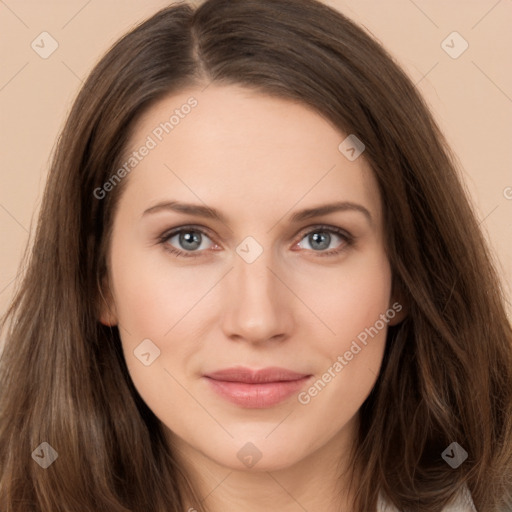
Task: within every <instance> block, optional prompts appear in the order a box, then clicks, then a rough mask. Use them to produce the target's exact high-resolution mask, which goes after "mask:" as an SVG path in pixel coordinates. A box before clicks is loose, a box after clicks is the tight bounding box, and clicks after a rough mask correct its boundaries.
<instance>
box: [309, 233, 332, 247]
mask: <svg viewBox="0 0 512 512" xmlns="http://www.w3.org/2000/svg"><path fill="white" fill-rule="evenodd" d="M330 239H331V236H330V235H329V234H328V233H320V234H319V233H314V234H312V235H310V242H309V243H310V244H311V247H313V248H315V246H316V249H327V247H329V242H330ZM322 241H323V243H322ZM318 243H319V245H317V244H318Z"/></svg>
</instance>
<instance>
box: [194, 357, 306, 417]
mask: <svg viewBox="0 0 512 512" xmlns="http://www.w3.org/2000/svg"><path fill="white" fill-rule="evenodd" d="M311 377H312V375H311V374H305V373H298V372H294V371H291V370H288V369H286V368H277V367H270V368H263V369H260V370H251V369H250V368H244V367H235V368H227V369H225V370H220V371H216V372H212V373H208V374H206V375H203V378H204V379H205V380H206V381H207V383H208V385H209V386H210V389H212V390H213V391H214V392H215V393H216V394H217V395H219V396H221V397H222V398H224V399H225V400H227V401H228V402H230V403H233V404H235V405H238V406H239V407H244V408H250V409H265V408H269V407H272V406H274V405H277V404H279V403H281V402H283V401H285V400H286V399H288V398H290V397H291V396H292V395H294V394H295V393H297V392H299V391H300V389H301V388H303V387H304V386H305V384H306V382H307V381H309V380H310V378H311Z"/></svg>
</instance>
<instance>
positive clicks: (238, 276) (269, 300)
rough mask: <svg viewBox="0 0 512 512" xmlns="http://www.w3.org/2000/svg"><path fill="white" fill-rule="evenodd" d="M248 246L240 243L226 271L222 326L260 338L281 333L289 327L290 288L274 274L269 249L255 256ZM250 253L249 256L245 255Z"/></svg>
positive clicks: (231, 331) (273, 263) (236, 332)
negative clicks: (287, 288) (230, 270)
mask: <svg viewBox="0 0 512 512" xmlns="http://www.w3.org/2000/svg"><path fill="white" fill-rule="evenodd" d="M244 248H245V249H247V246H244V244H243V243H242V244H240V246H239V248H238V250H237V252H238V254H237V255H236V258H235V260H234V269H233V271H232V272H230V273H229V293H228V300H227V304H226V310H225V324H224V328H225V330H226V334H227V335H229V336H239V337H243V338H246V339H248V340H253V341H262V340H265V339H268V338H271V337H274V336H276V335H282V334H284V333H285V332H286V330H287V328H288V327H289V324H288V322H289V321H290V318H291V315H290V304H291V303H290V300H291V298H290V297H289V295H290V292H289V291H287V290H286V287H285V286H284V285H283V284H282V283H281V281H280V280H279V279H278V278H277V277H276V275H274V273H279V271H278V270H277V271H276V269H275V267H276V262H275V259H274V258H273V253H272V251H271V250H270V249H265V250H261V252H260V254H259V255H258V256H257V257H256V258H255V259H252V258H253V257H254V254H255V253H254V252H253V253H252V255H251V250H252V251H254V249H255V247H254V246H253V247H251V246H250V245H249V250H248V251H246V252H243V251H242V252H240V249H244ZM248 255H251V257H248Z"/></svg>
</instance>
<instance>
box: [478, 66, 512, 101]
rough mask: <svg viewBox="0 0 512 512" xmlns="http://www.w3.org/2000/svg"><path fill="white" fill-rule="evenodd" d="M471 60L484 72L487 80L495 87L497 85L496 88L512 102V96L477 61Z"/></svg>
mask: <svg viewBox="0 0 512 512" xmlns="http://www.w3.org/2000/svg"><path fill="white" fill-rule="evenodd" d="M471 62H472V63H473V66H475V67H476V68H477V69H478V70H479V71H480V73H482V75H484V76H485V77H486V78H487V80H489V82H491V83H492V84H493V85H494V87H496V89H498V90H499V91H500V92H501V93H502V94H503V95H504V96H505V97H506V98H507V99H508V101H510V102H512V98H511V97H510V96H509V95H508V94H507V93H506V92H505V91H504V90H503V89H502V88H501V87H500V86H499V85H498V84H497V83H496V82H495V81H494V80H493V79H492V78H491V77H490V76H489V75H488V74H487V73H486V72H485V71H484V70H483V69H482V68H481V67H480V66H479V65H478V64H477V63H476V62H475V61H473V60H472V61H471Z"/></svg>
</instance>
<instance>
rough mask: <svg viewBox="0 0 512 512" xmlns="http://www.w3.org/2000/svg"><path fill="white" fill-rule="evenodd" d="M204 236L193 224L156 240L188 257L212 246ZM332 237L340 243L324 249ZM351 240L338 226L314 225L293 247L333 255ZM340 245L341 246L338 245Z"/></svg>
mask: <svg viewBox="0 0 512 512" xmlns="http://www.w3.org/2000/svg"><path fill="white" fill-rule="evenodd" d="M333 235H334V236H333ZM205 238H207V239H209V240H211V239H210V237H209V235H208V233H207V232H206V231H205V230H204V229H200V228H198V227H195V226H182V227H180V228H177V229H174V230H172V231H170V232H166V233H164V234H163V235H162V236H161V237H160V238H159V240H158V241H159V243H160V244H162V245H163V246H164V248H165V250H166V251H168V252H170V253H172V254H174V255H176V256H178V257H186V258H189V257H196V256H201V255H202V253H203V252H204V251H205V250H207V249H211V248H212V247H211V246H210V247H208V246H207V244H206V246H205V244H204V242H205V240H204V239H205ZM304 239H306V241H307V244H309V246H310V247H309V248H308V247H303V246H302V240H304ZM333 239H334V240H336V239H339V240H341V243H338V247H337V248H335V249H333V250H330V251H326V250H325V249H327V248H328V247H329V246H330V245H331V243H332V242H333ZM353 241H354V238H353V237H352V236H351V235H350V234H349V233H347V232H346V231H344V230H342V229H340V228H337V227H334V226H315V227H314V229H310V230H309V231H307V232H306V233H304V234H303V235H302V237H301V238H300V239H299V242H297V243H296V244H295V245H294V247H299V248H301V249H304V248H305V249H308V250H310V251H312V252H315V253H317V254H316V255H317V256H334V255H337V254H340V253H341V252H342V251H344V250H345V249H346V248H347V247H348V246H350V245H351V244H352V243H353ZM340 245H341V247H339V246H340ZM213 246H214V247H216V248H218V247H219V246H218V245H216V244H213Z"/></svg>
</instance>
